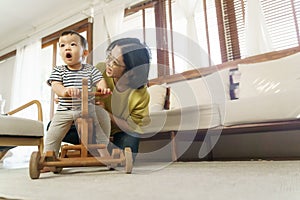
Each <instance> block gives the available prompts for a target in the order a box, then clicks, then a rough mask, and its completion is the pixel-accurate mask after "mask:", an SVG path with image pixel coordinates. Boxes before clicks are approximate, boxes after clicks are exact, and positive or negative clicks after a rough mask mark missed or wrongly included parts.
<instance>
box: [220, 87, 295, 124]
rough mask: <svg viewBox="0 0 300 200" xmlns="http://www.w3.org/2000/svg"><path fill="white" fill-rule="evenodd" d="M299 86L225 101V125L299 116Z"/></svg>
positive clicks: (289, 118)
mask: <svg viewBox="0 0 300 200" xmlns="http://www.w3.org/2000/svg"><path fill="white" fill-rule="evenodd" d="M299 102H300V88H299V87H298V88H290V89H289V90H286V91H283V92H279V93H271V94H267V95H258V96H254V97H249V98H243V99H238V100H235V101H228V102H226V105H225V106H226V112H225V115H223V116H222V118H223V119H222V124H223V125H225V126H230V125H237V124H247V123H260V122H272V121H282V120H294V119H299V118H300V105H299Z"/></svg>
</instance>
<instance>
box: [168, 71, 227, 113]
mask: <svg viewBox="0 0 300 200" xmlns="http://www.w3.org/2000/svg"><path fill="white" fill-rule="evenodd" d="M170 87H171V97H170V109H176V108H180V107H186V106H196V105H211V104H220V103H223V102H225V100H230V95H229V69H223V70H220V71H217V72H214V73H212V74H209V75H207V76H204V77H199V78H196V79H192V80H186V81H180V82H177V83H172V84H170Z"/></svg>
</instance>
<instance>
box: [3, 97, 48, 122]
mask: <svg viewBox="0 0 300 200" xmlns="http://www.w3.org/2000/svg"><path fill="white" fill-rule="evenodd" d="M34 104H35V105H36V106H37V109H38V120H39V121H41V122H42V121H43V111H42V105H41V103H40V102H39V101H38V100H32V101H30V102H28V103H26V104H24V105H22V106H20V107H18V108H16V109H14V110H11V111H9V112H8V113H7V114H8V115H13V114H15V113H17V112H20V111H21V110H24V109H26V108H28V107H29V106H31V105H34Z"/></svg>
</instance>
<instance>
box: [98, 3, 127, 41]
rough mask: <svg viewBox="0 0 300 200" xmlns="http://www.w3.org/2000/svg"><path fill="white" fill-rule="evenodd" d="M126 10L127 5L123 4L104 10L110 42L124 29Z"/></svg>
mask: <svg viewBox="0 0 300 200" xmlns="http://www.w3.org/2000/svg"><path fill="white" fill-rule="evenodd" d="M124 9H125V4H124V3H123V4H122V3H121V4H118V5H112V6H109V7H106V8H105V9H104V10H103V14H104V23H105V27H106V30H107V34H108V38H109V40H111V39H112V38H113V37H117V34H118V33H120V28H121V27H122V23H123V20H124Z"/></svg>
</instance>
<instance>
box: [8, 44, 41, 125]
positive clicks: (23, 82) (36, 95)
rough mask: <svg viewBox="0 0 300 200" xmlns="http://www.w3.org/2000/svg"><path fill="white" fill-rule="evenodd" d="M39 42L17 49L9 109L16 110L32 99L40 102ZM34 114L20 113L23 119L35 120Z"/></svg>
mask: <svg viewBox="0 0 300 200" xmlns="http://www.w3.org/2000/svg"><path fill="white" fill-rule="evenodd" d="M40 56H41V40H38V41H36V42H33V43H31V44H28V45H26V46H22V47H18V48H17V55H16V62H15V66H14V73H13V77H12V80H13V86H12V92H11V95H12V96H11V99H10V100H11V104H10V109H13V108H16V107H18V106H20V105H23V104H25V103H27V102H28V101H31V100H33V99H37V100H40V99H41V96H42V92H41V87H42V85H41V84H42V80H41V76H42V74H41V72H42V70H41V66H40ZM34 114H35V112H32V111H30V109H29V110H28V111H25V112H24V113H23V112H22V114H21V115H22V116H23V117H29V118H33V119H36V115H34Z"/></svg>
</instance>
